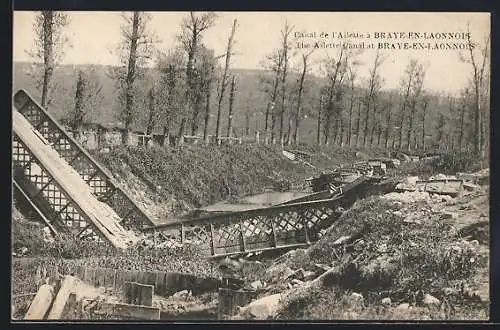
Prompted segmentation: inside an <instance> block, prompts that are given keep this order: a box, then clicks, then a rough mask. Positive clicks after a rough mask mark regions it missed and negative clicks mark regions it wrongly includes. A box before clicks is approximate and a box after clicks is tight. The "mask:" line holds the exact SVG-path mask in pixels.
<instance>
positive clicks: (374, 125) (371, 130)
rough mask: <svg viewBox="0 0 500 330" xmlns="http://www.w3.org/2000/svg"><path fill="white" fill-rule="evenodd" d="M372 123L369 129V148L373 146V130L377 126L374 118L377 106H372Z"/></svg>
mask: <svg viewBox="0 0 500 330" xmlns="http://www.w3.org/2000/svg"><path fill="white" fill-rule="evenodd" d="M372 112H373V119H372V121H373V123H372V125H371V129H370V146H373V139H374V135H375V128H376V127H377V126H378V125H379V123H378V120H377V118H376V112H377V106H376V105H373V111H372Z"/></svg>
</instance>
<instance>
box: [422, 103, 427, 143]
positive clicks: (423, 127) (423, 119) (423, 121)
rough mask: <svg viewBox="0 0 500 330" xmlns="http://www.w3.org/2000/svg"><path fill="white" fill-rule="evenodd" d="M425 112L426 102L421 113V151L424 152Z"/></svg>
mask: <svg viewBox="0 0 500 330" xmlns="http://www.w3.org/2000/svg"><path fill="white" fill-rule="evenodd" d="M426 111H427V101H424V108H423V111H422V149H423V150H425V114H426Z"/></svg>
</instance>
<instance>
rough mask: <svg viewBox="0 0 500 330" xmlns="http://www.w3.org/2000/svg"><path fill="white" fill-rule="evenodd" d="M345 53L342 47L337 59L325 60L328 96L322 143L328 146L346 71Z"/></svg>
mask: <svg viewBox="0 0 500 330" xmlns="http://www.w3.org/2000/svg"><path fill="white" fill-rule="evenodd" d="M346 55H347V51H346V50H345V49H344V47H341V48H340V52H339V56H338V59H328V60H327V68H326V70H327V85H326V92H327V95H328V100H327V103H326V109H325V110H326V111H325V115H324V116H323V118H324V128H323V134H324V141H325V144H326V145H327V144H329V137H330V133H331V132H330V130H331V124H332V119H333V118H334V117H335V112H336V110H337V107H338V103H339V102H340V98H341V93H342V91H341V87H340V86H341V85H342V79H343V77H344V76H345V72H346V69H347V56H346Z"/></svg>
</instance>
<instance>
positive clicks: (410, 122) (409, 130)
mask: <svg viewBox="0 0 500 330" xmlns="http://www.w3.org/2000/svg"><path fill="white" fill-rule="evenodd" d="M410 111H411V113H410V115H409V117H408V120H409V122H408V131H407V133H406V139H407V140H408V151H410V150H411V133H412V130H413V120H414V117H415V101H413V103H412V106H411V107H410Z"/></svg>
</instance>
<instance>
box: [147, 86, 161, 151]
mask: <svg viewBox="0 0 500 330" xmlns="http://www.w3.org/2000/svg"><path fill="white" fill-rule="evenodd" d="M156 93H157V91H156V89H155V86H154V85H153V86H151V87H150V88H149V90H148V98H147V99H148V105H147V106H148V119H147V123H146V141H145V142H146V146H147V145H149V141H150V138H149V136H150V135H151V134H152V133H153V129H154V128H155V126H156V123H157V122H158V119H159V118H160V112H159V111H158V105H157V102H158V101H157V98H156Z"/></svg>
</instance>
